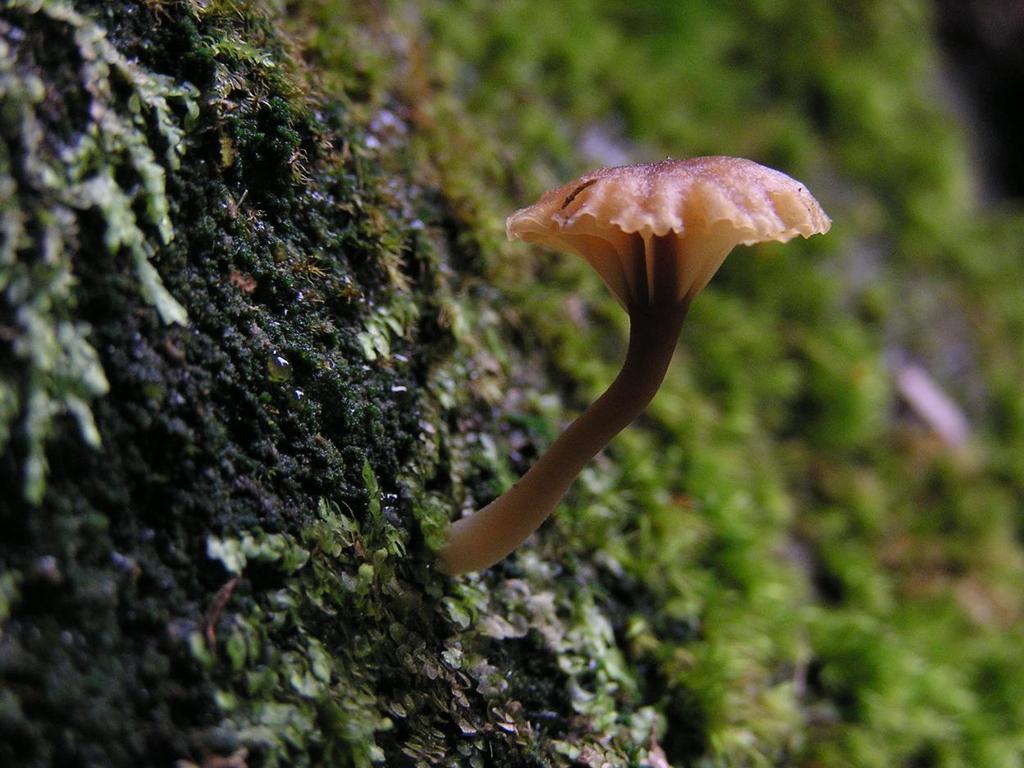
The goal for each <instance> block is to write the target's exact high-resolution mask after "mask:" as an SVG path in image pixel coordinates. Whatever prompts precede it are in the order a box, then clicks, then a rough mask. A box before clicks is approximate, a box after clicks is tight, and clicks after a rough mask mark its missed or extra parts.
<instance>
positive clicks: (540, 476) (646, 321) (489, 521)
mask: <svg viewBox="0 0 1024 768" xmlns="http://www.w3.org/2000/svg"><path fill="white" fill-rule="evenodd" d="M689 304H690V302H689V301H684V302H683V303H682V304H675V303H673V304H672V305H671V306H662V307H645V308H641V309H635V310H633V311H632V312H631V313H630V328H629V351H628V352H627V353H626V360H625V362H624V363H623V364H622V370H621V371H620V372H619V375H618V376H616V377H615V381H613V382H612V384H611V386H610V387H608V389H607V390H606V391H605V393H604V394H603V395H601V397H599V398H598V399H597V400H596V401H594V403H593V404H592V405H591V406H590V407H589V408H587V410H586V411H584V412H583V413H582V414H581V415H580V416H579V418H577V419H576V420H575V421H574V422H573V423H572V424H570V425H569V427H568V428H567V429H566V430H565V431H564V432H563V433H562V434H561V435H559V436H558V439H556V440H555V442H554V443H552V444H551V447H550V448H548V450H547V452H545V454H544V455H543V456H541V458H540V459H539V460H538V461H537V463H536V464H534V465H533V466H532V467H531V468H530V469H529V471H527V473H526V474H525V475H523V476H522V477H521V478H520V479H519V482H517V483H516V484H515V485H513V486H512V487H511V488H510V489H509V490H508V491H506V492H505V493H504V494H503V495H501V496H499V497H498V498H497V499H495V500H494V501H492V502H491V503H490V504H488V505H487V506H486V507H484V508H483V509H480V510H478V511H477V512H475V513H473V514H472V515H470V516H469V517H465V518H463V519H461V520H458V521H456V522H455V523H453V524H452V527H451V532H450V534H449V539H448V543H447V544H446V545H445V548H444V549H442V550H441V552H440V553H439V554H440V558H441V565H442V567H443V568H444V570H445V571H447V572H448V573H450V574H453V575H454V574H459V573H466V572H467V571H476V570H480V569H482V568H487V567H488V566H491V565H494V564H495V563H497V562H498V561H499V560H501V559H502V558H504V557H505V556H506V555H508V554H509V553H510V552H511V551H512V550H513V549H515V548H516V547H518V546H519V545H520V544H521V543H522V542H523V541H524V540H525V539H526V537H527V536H529V535H530V534H531V533H533V532H534V531H535V530H537V528H539V527H540V525H541V523H543V522H544V521H545V520H546V519H547V518H548V516H549V515H550V514H551V513H552V512H554V510H555V507H556V506H557V504H558V502H559V501H560V500H561V498H562V496H563V495H564V494H565V492H566V491H567V490H568V489H569V486H570V485H572V483H573V481H574V480H575V479H576V476H577V475H578V474H579V473H580V471H581V470H582V469H583V467H584V466H585V465H586V464H587V462H588V461H590V460H591V459H592V458H593V457H594V456H595V455H596V454H597V452H598V451H600V450H601V449H602V448H604V446H605V445H607V444H608V442H609V441H610V440H611V439H612V438H613V437H615V435H617V434H618V433H619V432H621V431H622V430H623V429H624V428H625V427H627V426H629V424H630V423H632V421H633V420H634V419H635V418H636V417H637V416H639V415H640V414H641V413H642V412H643V410H644V409H645V408H646V407H647V404H648V403H650V401H651V399H652V398H653V397H654V394H655V393H656V392H657V391H658V387H660V386H661V382H662V380H663V379H664V378H665V371H666V370H668V364H669V361H671V359H672V353H673V352H674V351H675V347H676V342H677V341H678V340H679V331H680V329H681V328H682V325H683V320H684V319H686V313H687V311H688V310H689Z"/></svg>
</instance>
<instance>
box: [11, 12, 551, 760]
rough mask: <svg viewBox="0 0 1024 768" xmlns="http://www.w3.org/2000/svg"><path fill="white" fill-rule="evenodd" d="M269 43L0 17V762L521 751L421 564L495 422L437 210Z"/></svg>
mask: <svg viewBox="0 0 1024 768" xmlns="http://www.w3.org/2000/svg"><path fill="white" fill-rule="evenodd" d="M275 24H276V20H275V18H274V16H273V15H272V14H271V13H270V11H268V10H267V9H266V8H263V7H261V6H260V5H258V4H248V3H236V2H142V1H141V0H140V2H121V1H119V2H106V0H104V1H103V2H98V1H97V2H88V1H83V2H75V3H65V2H59V1H58V0H40V1H34V0H24V1H21V0H19V1H18V2H5V3H4V5H3V11H2V17H0V46H2V48H0V64H2V70H0V78H2V79H0V88H2V98H3V112H2V116H0V117H2V123H0V130H2V139H3V141H2V143H0V151H2V153H3V154H2V155H0V157H2V161H3V164H2V166H0V173H2V176H0V184H2V194H3V198H2V200H3V203H2V216H3V238H4V239H3V242H2V255H0V289H2V290H3V294H2V302H0V332H2V337H0V355H2V357H0V364H2V370H0V428H2V431H0V447H2V449H3V453H2V462H0V477H2V487H3V489H4V491H3V496H4V498H3V502H2V508H0V527H2V530H3V535H2V538H0V568H2V570H0V762H2V763H3V764H4V765H19V766H30V765H50V764H53V765H55V764H60V765H146V764H151V765H169V764H170V763H171V762H172V761H173V760H176V759H177V760H186V761H190V762H194V763H197V764H208V765H214V764H224V763H217V762H216V761H215V760H214V758H215V757H216V756H218V755H220V756H226V757H229V758H230V760H231V761H233V762H230V761H229V763H227V764H231V765H236V764H237V765H242V764H244V763H246V762H248V763H249V764H253V765H256V764H280V765H295V764H323V763H324V762H327V763H329V764H336V765H343V764H356V765H364V764H368V763H369V762H370V761H371V760H380V759H384V760H386V761H387V762H388V763H389V764H398V762H400V761H402V760H413V759H419V760H424V761H425V760H431V759H434V758H437V757H439V756H441V755H445V754H449V753H450V754H452V755H457V754H458V746H459V745H458V744H457V743H456V742H461V743H462V744H463V748H464V749H465V745H472V744H474V743H475V744H476V746H475V747H474V749H477V750H479V749H482V748H483V747H481V745H486V749H487V750H488V751H489V752H490V753H492V754H494V755H495V759H499V758H500V756H501V755H506V756H507V760H509V761H512V762H514V763H516V764H518V761H519V760H520V759H525V758H521V757H513V756H515V755H522V754H525V753H527V752H530V751H531V750H532V749H533V747H531V746H530V742H531V741H532V739H533V738H535V737H536V735H537V734H530V730H529V728H528V726H527V725H526V719H525V718H526V715H525V714H524V711H523V705H522V704H519V703H517V702H518V701H519V700H521V698H522V693H516V694H515V695H513V692H511V691H508V690H507V689H508V688H509V681H508V680H507V679H506V677H505V673H504V670H500V671H499V670H498V669H497V667H495V666H493V665H486V664H484V665H482V666H480V665H479V664H478V667H476V668H472V667H469V666H468V663H467V660H468V659H470V658H471V655H470V651H471V648H470V647H465V646H462V645H461V644H460V638H459V632H458V630H459V628H460V627H464V626H465V624H466V622H467V621H468V619H467V618H466V616H465V612H464V609H462V608H460V607H459V605H458V604H456V603H451V611H450V613H451V615H452V616H453V617H454V618H452V617H448V613H449V612H448V611H447V610H446V609H445V608H444V602H443V600H444V590H445V588H446V587H445V580H444V579H442V578H440V577H439V576H438V575H437V574H435V573H434V572H433V570H432V562H433V556H432V554H431V552H430V549H429V548H428V547H427V545H426V544H425V536H427V537H430V536H433V537H434V540H435V541H434V543H435V544H436V539H437V536H438V535H439V532H440V531H441V530H443V526H444V525H445V523H446V521H447V519H448V517H449V516H450V515H451V514H452V512H453V510H454V507H455V504H454V499H455V498H456V497H457V496H458V494H457V493H455V492H453V488H452V481H451V479H450V476H449V475H450V470H449V466H450V462H451V461H452V456H453V454H459V453H460V451H461V449H458V448H452V447H450V446H448V445H447V442H448V441H449V440H451V439H453V438H451V437H450V436H449V434H448V432H449V426H448V425H449V424H453V423H454V422H455V421H456V419H457V418H458V419H467V418H470V419H478V418H479V417H478V416H476V415H474V414H475V410H474V408H473V407H472V406H471V404H470V405H467V403H469V400H470V396H469V395H467V394H466V393H464V392H462V391H460V389H461V387H462V386H463V384H461V383H459V381H458V380H459V378H460V377H464V376H465V373H466V372H465V370H464V368H465V359H464V357H462V356H460V355H459V354H458V353H456V352H454V351H453V350H454V347H455V345H454V344H453V341H452V333H451V330H450V328H449V327H445V323H444V322H443V321H442V317H441V312H440V309H441V307H442V303H443V302H444V301H445V300H446V297H450V293H451V285H450V284H449V283H450V281H451V280H453V279H456V278H455V277H453V276H452V274H453V270H452V269H451V268H450V267H446V266H445V263H446V261H447V260H449V259H450V258H452V254H451V253H450V252H449V251H447V250H446V248H447V246H446V241H445V238H444V237H442V236H439V235H438V234H437V233H438V232H439V231H440V230H439V229H438V227H440V226H441V225H442V224H443V222H444V219H445V217H446V215H447V214H446V212H445V204H444V196H443V194H441V193H440V191H439V190H427V189H422V188H414V187H413V185H412V184H411V182H410V181H409V179H408V177H405V176H403V175H402V172H401V167H400V166H401V161H400V160H399V161H397V162H396V161H393V162H391V163H390V167H388V168H385V167H384V165H383V164H382V161H381V159H380V158H381V157H382V156H388V157H392V158H395V157H398V158H400V157H401V153H402V152H403V149H404V148H403V146H402V144H401V142H402V136H401V134H400V133H399V132H397V131H392V132H391V134H390V135H382V136H380V137H377V136H371V135H370V134H368V133H366V132H365V130H363V129H361V128H360V127H359V126H358V125H357V123H356V122H355V121H354V120H353V119H352V118H351V117H350V116H349V115H348V114H346V110H345V108H344V106H343V105H342V103H341V102H340V101H335V102H333V103H332V102H331V101H330V100H329V99H322V98H318V97H314V96H312V95H310V94H309V93H308V92H307V89H306V87H305V85H304V84H305V83H306V82H307V80H306V77H307V75H308V74H309V73H307V72H305V71H303V70H302V68H301V66H300V64H299V63H298V62H297V60H296V59H295V58H294V57H293V56H292V55H291V54H290V53H289V51H288V50H286V47H285V41H284V39H283V38H282V37H281V36H280V34H279V32H278V31H277V29H276V28H275ZM382 144H385V145H386V146H384V147H382ZM424 222H426V223H424ZM446 274H447V275H448V276H447V277H446V276H445V275H446ZM463 381H464V379H463ZM440 389H447V390H448V391H449V396H448V398H447V401H446V402H447V404H446V405H445V404H439V403H438V399H437V397H436V396H435V393H436V392H437V391H438V390H440ZM467 482H472V479H471V478H470V479H469V480H467ZM424 532H426V533H424ZM449 600H450V599H449ZM445 617H448V618H445ZM523 634H524V633H523ZM523 642H524V643H525V641H523ZM528 653H529V647H528V645H526V644H524V645H523V646H522V648H521V650H520V651H518V652H513V655H514V656H519V655H520V654H523V655H524V656H525V655H526V654H528ZM513 685H514V683H513ZM492 689H493V690H492ZM481 690H485V691H488V690H491V691H492V692H491V693H490V694H485V693H481ZM499 694H500V695H499ZM530 695H531V696H532V697H533V698H534V699H535V701H534V702H533V704H534V705H535V706H536V707H537V708H539V709H543V710H545V711H547V710H553V711H555V712H558V711H559V704H558V702H551V701H548V700H547V697H546V695H545V694H544V692H543V691H540V692H533V693H531V694H530ZM558 719H561V715H559V716H558ZM527 734H530V738H527ZM375 740H376V741H375ZM524 750H525V751H524Z"/></svg>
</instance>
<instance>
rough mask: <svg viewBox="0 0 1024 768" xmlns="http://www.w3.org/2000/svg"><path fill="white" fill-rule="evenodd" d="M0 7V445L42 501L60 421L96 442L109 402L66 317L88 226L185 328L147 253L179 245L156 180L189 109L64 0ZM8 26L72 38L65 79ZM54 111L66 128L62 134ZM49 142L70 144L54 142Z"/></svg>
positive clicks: (192, 107) (85, 335)
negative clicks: (97, 223)
mask: <svg viewBox="0 0 1024 768" xmlns="http://www.w3.org/2000/svg"><path fill="white" fill-rule="evenodd" d="M6 7H7V8H8V9H9V16H8V19H9V21H0V103H2V104H3V109H2V110H0V233H2V241H0V311H2V313H3V315H4V316H5V318H6V319H7V321H6V322H5V325H7V326H8V328H7V329H6V335H7V336H8V340H9V341H10V348H9V349H10V355H11V357H12V358H13V360H12V361H11V363H12V364H8V365H4V367H3V372H2V373H0V450H2V449H3V448H5V446H6V445H7V443H8V442H9V441H10V440H11V439H12V438H14V437H17V438H19V439H20V440H22V441H23V443H24V449H23V452H22V453H23V456H24V459H23V467H22V477H23V486H22V492H23V494H24V497H25V498H26V499H27V500H28V501H30V502H32V503H35V504H38V503H39V502H40V501H41V500H42V496H43V492H44V491H45V487H46V471H47V468H46V457H45V450H44V447H45V443H46V439H47V436H48V435H49V434H50V432H51V431H52V429H53V425H54V419H55V417H57V416H59V415H62V414H67V415H70V416H72V417H73V418H74V419H75V420H76V422H77V424H78V428H79V431H80V433H81V436H82V439H83V440H85V442H87V443H88V444H89V445H91V446H94V447H97V446H99V443H100V435H99V431H98V430H97V428H96V424H95V422H94V420H93V415H92V410H91V407H90V402H91V401H92V400H93V399H95V398H97V397H100V396H102V395H104V394H106V392H107V390H108V384H107V379H106V376H105V375H104V372H103V367H102V365H101V363H100V360H99V357H98V356H97V354H96V351H95V349H94V348H93V347H92V345H91V344H90V342H89V327H88V325H87V324H85V323H82V322H80V321H78V320H76V318H75V306H76V299H75V285H76V278H75V271H76V264H75V262H76V259H77V258H78V256H79V254H80V251H81V249H82V248H83V241H84V240H85V236H86V235H87V232H86V230H87V227H88V226H89V225H88V224H87V223H85V221H86V218H87V217H91V216H94V215H95V214H98V215H99V218H100V219H101V221H102V227H103V229H102V242H103V244H104V246H105V247H106V248H107V250H108V251H109V252H110V253H111V254H115V255H116V254H120V253H125V254H127V255H128V256H129V257H130V259H131V263H132V265H133V267H134V270H135V274H136V277H137V279H138V285H139V289H140V290H141V292H142V294H143V295H144V296H145V298H146V300H147V301H148V302H149V303H150V304H152V305H153V306H154V307H155V308H156V310H157V312H158V313H159V315H160V318H161V320H163V322H165V323H178V324H185V323H186V322H187V321H188V315H187V314H186V312H185V309H184V307H182V306H181V304H179V303H178V301H177V300H175V298H174V297H173V296H171V294H170V293H169V292H168V291H167V289H166V288H165V287H164V285H163V282H162V281H161V279H160V276H159V274H158V273H157V271H156V269H155V267H154V266H153V264H152V262H151V258H152V257H153V255H154V254H155V253H156V251H157V249H158V248H160V247H161V246H162V245H166V244H168V243H170V242H171V240H172V238H173V237H174V229H173V226H172V224H171V219H170V214H169V206H168V202H167V195H166V191H165V173H166V170H167V169H169V170H175V169H176V168H178V164H179V162H180V157H181V155H182V154H183V152H184V151H185V145H184V130H185V127H186V126H187V124H188V123H189V122H190V121H191V120H193V119H194V118H195V117H196V115H197V114H198V105H197V104H196V91H195V89H194V88H193V87H192V86H191V85H189V84H187V83H185V84H179V83H175V82H173V81H171V80H170V79H169V78H167V77H164V76H162V75H158V74H155V73H152V72H147V71H145V70H143V69H142V68H141V67H139V66H138V65H136V64H134V63H133V62H131V61H129V60H128V59H127V58H125V57H124V55H123V54H121V53H120V52H119V51H117V50H116V49H115V48H114V47H113V46H112V45H111V44H110V42H109V41H108V40H107V38H106V36H105V33H104V31H103V29H102V28H101V27H99V26H98V25H97V24H95V23H93V22H92V21H90V20H89V19H88V18H87V17H85V16H83V15H81V14H80V13H78V12H77V11H75V10H73V9H72V8H71V7H70V6H69V5H67V4H65V3H62V2H57V1H56V0H14V2H12V3H10V4H7V6H6ZM17 24H26V25H33V26H36V25H42V26H43V27H44V28H45V29H46V32H47V34H50V33H52V34H53V35H55V36H63V37H67V38H69V39H70V40H72V41H73V52H74V57H75V60H74V63H75V66H76V70H75V72H74V75H73V81H72V82H64V81H61V82H54V81H50V80H47V79H45V78H46V77H47V76H48V74H44V73H42V71H41V70H38V71H37V69H36V68H35V67H33V66H32V64H31V62H32V61H33V60H34V54H33V52H32V51H29V50H26V49H28V48H29V47H30V46H31V44H30V43H29V42H26V37H25V36H24V35H23V34H16V26H15V25H17ZM37 39H38V38H37ZM53 77H54V80H56V79H57V76H55V75H54V76H53ZM71 91H74V92H79V93H80V94H81V95H84V98H85V99H86V101H87V103H86V104H85V105H84V107H83V106H82V105H78V104H73V103H71V99H72V97H71V96H70V95H67V94H68V92H71ZM172 103H174V104H176V105H177V107H178V109H177V110H175V109H172V107H171V104H172ZM55 104H56V105H57V106H56V107H55ZM55 111H56V112H57V114H61V115H63V117H64V120H63V121H62V122H66V124H65V125H61V126H59V128H60V131H59V132H58V131H57V130H56V129H57V128H58V126H55V125H53V122H54V121H55V118H54V113H55ZM179 113H180V115H181V116H179ZM55 133H57V134H58V135H62V136H63V137H65V141H64V142H60V143H59V142H57V141H55V140H54V135H55ZM69 134H70V135H69ZM79 268H80V267H79Z"/></svg>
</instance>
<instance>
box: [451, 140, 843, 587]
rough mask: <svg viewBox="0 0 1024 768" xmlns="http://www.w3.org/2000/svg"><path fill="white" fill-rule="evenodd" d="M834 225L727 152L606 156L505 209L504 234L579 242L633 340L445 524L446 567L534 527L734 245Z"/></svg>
mask: <svg viewBox="0 0 1024 768" xmlns="http://www.w3.org/2000/svg"><path fill="white" fill-rule="evenodd" d="M830 225H831V222H830V220H829V218H828V216H826V215H825V212H824V211H823V210H822V209H821V206H820V205H819V204H818V202H817V201H816V200H815V199H814V197H812V196H811V194H810V193H809V192H808V191H807V189H806V188H805V187H804V186H803V185H802V184H800V183H799V182H797V181H795V180H794V179H792V178H790V177H789V176H786V175H785V174H783V173H780V172H779V171H775V170H772V169H771V168H766V167H764V166H763V165H759V164H757V163H755V162H753V161H751V160H744V159H741V158H732V157H698V158H693V159H690V160H671V159H668V160H663V161H662V162H658V163H650V164H642V165H629V166H622V167H618V168H603V169H601V170H598V171H594V172H593V173H589V174H587V175H586V176H583V177H581V178H579V179H577V180H576V181H574V182H571V183H569V184H566V185H565V186H562V187H559V188H557V189H553V190H551V191H549V192H547V193H545V194H544V195H543V196H542V197H541V198H540V199H539V200H538V201H537V202H536V203H534V204H533V205H531V206H529V207H528V208H523V209H522V210H519V211H516V212H515V213H514V214H512V215H511V216H510V217H509V218H508V221H507V222H506V228H507V233H508V237H509V239H510V240H511V239H514V238H518V239H520V240H525V241H527V242H531V243H539V244H541V245H545V246H548V247H550V248H554V249H557V250H567V251H571V252H575V253H577V254H579V255H580V256H582V257H583V258H584V259H585V260H586V261H587V262H588V263H589V264H590V265H591V266H592V267H593V268H594V269H595V270H596V271H597V273H598V275H600V277H601V279H602V280H603V281H604V282H605V284H606V285H607V286H608V288H610V289H611V291H612V293H614V294H615V297H616V298H617V299H618V301H619V303H620V304H621V305H622V306H623V308H624V309H625V310H626V312H628V313H629V319H630V330H629V349H628V351H627V353H626V360H625V362H624V363H623V366H622V370H621V371H620V373H619V375H618V376H617V377H616V378H615V381H613V382H612V384H611V386H610V387H609V388H608V389H607V391H606V392H605V393H604V394H603V395H601V397H599V398H598V399H597V400H596V401H595V402H594V403H593V404H592V405H591V406H590V407H589V408H587V409H586V411H584V412H583V414H582V415H581V416H580V417H579V418H577V419H576V420H575V421H574V422H573V423H572V424H570V425H569V427H568V428H567V429H566V430H565V431H564V432H563V433H562V434H561V435H559V437H558V438H557V439H556V440H555V442H554V443H552V445H551V447H550V448H549V449H548V450H547V452H546V453H545V454H544V455H543V456H542V457H541V458H540V459H539V460H538V461H537V463H536V464H534V465H533V467H531V468H530V470H529V471H527V472H526V474H525V475H523V476H522V478H520V480H519V481H518V482H517V483H516V484H515V485H514V486H512V488H510V489H509V490H508V491H507V492H506V493H504V494H503V495H502V496H500V497H499V498H497V499H495V500H494V501H492V502H491V503H490V504H488V505H487V506H485V507H483V508H482V509H480V510H478V511H477V512H475V513H473V514H471V515H469V516H468V517H465V518H463V519H461V520H458V521H456V522H455V523H453V524H452V526H451V530H450V533H449V538H448V542H447V544H446V545H445V547H444V548H443V549H442V550H441V552H440V553H439V555H440V559H441V565H442V567H443V568H444V569H445V570H446V571H447V572H448V573H450V574H459V573H465V572H467V571H475V570H479V569H481V568H487V567H488V566H491V565H493V564H495V563H497V562H498V561H499V560H501V559H502V558H504V557H505V556H506V555H508V554H509V553H510V552H511V551H512V550H513V549H515V548H516V547H517V546H519V544H521V543H522V542H523V541H524V540H525V539H526V537H527V536H529V535H530V534H531V533H533V531H535V530H536V529H537V528H538V527H540V525H541V523H543V522H544V520H546V519H547V517H548V516H549V515H550V514H551V513H552V512H553V511H554V509H555V506H556V505H557V504H558V502H559V500H560V499H561V498H562V496H563V495H564V494H565V492H566V491H567V490H568V489H569V486H570V485H571V484H572V482H573V481H574V480H575V479H576V476H577V475H578V474H579V473H580V471H581V470H582V469H583V467H584V466H585V465H586V464H587V462H588V461H590V459H592V458H593V457H594V456H595V455H596V454H597V452H598V451H600V450H601V449H602V448H603V447H604V446H605V445H607V444H608V442H609V441H610V440H611V439H612V438H613V437H614V436H615V435H617V434H618V433H619V432H620V431H621V430H622V429H624V428H625V427H626V426H628V425H629V424H630V423H631V422H632V421H633V420H634V419H635V418H636V417H637V416H639V415H640V414H641V413H642V412H643V410H644V409H645V408H646V407H647V404H648V403H649V402H650V401H651V399H652V398H653V397H654V394H655V392H657V391H658V387H659V386H660V385H661V382H662V379H663V378H664V377H665V371H666V370H667V369H668V364H669V361H670V360H671V359H672V353H673V351H674V350H675V346H676V342H677V341H678V338H679V332H680V329H681V327H682V324H683V320H684V319H685V318H686V314H687V311H688V310H689V308H690V304H691V302H692V301H693V299H694V297H695V296H696V295H697V294H698V293H700V291H701V290H702V289H703V288H704V287H705V286H706V285H707V284H708V281H709V280H711V278H712V276H713V275H714V274H715V272H716V271H718V268H719V267H720V266H721V265H722V262H723V261H724V260H725V257H726V256H727V255H728V254H729V251H731V250H732V249H733V248H734V247H735V246H737V245H752V244H754V243H759V242H763V241H766V240H778V241H782V242H785V241H786V240H789V239H791V238H792V237H795V236H796V235H803V236H804V237H810V236H811V235H814V234H819V233H824V232H827V231H828V229H829V226H830Z"/></svg>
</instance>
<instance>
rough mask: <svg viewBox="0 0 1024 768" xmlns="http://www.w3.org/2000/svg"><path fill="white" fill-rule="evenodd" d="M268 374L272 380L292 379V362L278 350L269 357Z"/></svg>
mask: <svg viewBox="0 0 1024 768" xmlns="http://www.w3.org/2000/svg"><path fill="white" fill-rule="evenodd" d="M267 374H268V375H269V376H270V380H271V381H276V382H282V381H291V378H292V364H291V363H289V362H288V360H287V359H286V358H285V357H283V356H282V355H279V354H277V353H276V352H275V353H273V354H271V355H270V357H269V358H268V359H267Z"/></svg>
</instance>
